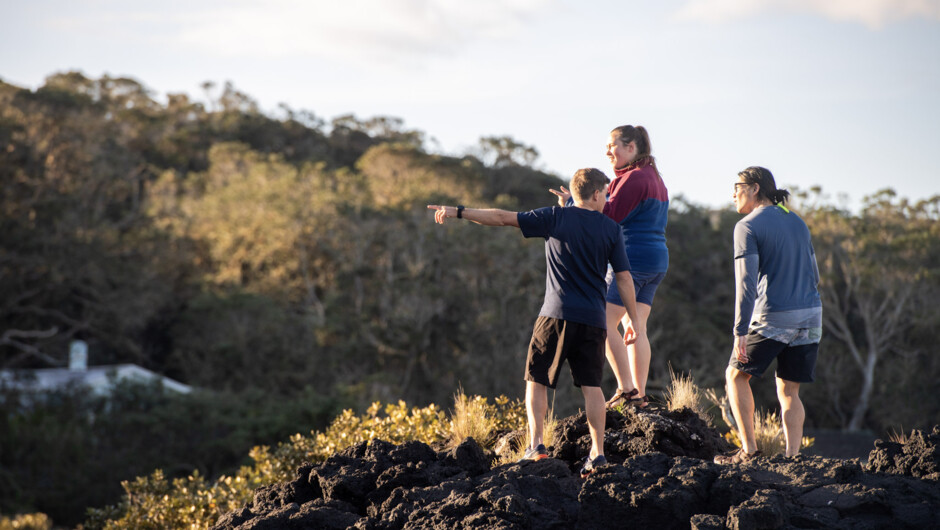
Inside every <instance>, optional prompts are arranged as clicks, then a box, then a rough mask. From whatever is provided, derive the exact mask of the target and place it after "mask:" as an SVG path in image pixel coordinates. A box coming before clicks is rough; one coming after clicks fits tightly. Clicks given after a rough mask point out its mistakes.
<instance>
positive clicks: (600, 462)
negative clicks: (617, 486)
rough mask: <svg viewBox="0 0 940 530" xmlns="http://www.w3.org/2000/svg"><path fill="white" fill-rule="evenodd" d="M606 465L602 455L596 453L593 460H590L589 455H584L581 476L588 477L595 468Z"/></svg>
mask: <svg viewBox="0 0 940 530" xmlns="http://www.w3.org/2000/svg"><path fill="white" fill-rule="evenodd" d="M606 465H607V459H606V458H604V455H597V457H596V458H594V460H591V455H588V456H586V457H584V465H583V466H581V478H588V477H589V476H590V475H591V473H593V472H594V471H595V470H596V469H597V468H599V467H600V466H606Z"/></svg>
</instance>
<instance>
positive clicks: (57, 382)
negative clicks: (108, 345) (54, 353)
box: [0, 364, 192, 394]
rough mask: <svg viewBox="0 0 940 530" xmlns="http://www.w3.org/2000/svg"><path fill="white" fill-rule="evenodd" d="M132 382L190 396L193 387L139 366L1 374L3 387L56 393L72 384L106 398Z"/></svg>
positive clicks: (115, 365) (57, 369)
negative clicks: (122, 382) (115, 388)
mask: <svg viewBox="0 0 940 530" xmlns="http://www.w3.org/2000/svg"><path fill="white" fill-rule="evenodd" d="M118 380H130V381H138V382H141V383H146V382H150V381H153V380H159V381H161V382H162V383H163V386H164V387H165V388H167V389H169V390H173V391H175V392H179V393H181V394H188V393H189V392H191V391H192V387H190V386H189V385H185V384H183V383H180V382H179V381H175V380H173V379H170V378H169V377H164V376H162V375H160V374H158V373H156V372H152V371H150V370H148V369H146V368H144V367H142V366H137V365H136V364H112V365H104V366H90V367H88V368H87V369H85V370H75V369H69V368H39V369H35V370H3V371H0V383H3V384H5V385H7V386H15V387H18V388H23V389H29V390H55V389H57V388H61V387H64V386H66V385H69V384H84V385H87V386H89V387H91V388H92V390H94V391H95V392H96V393H99V394H106V393H108V392H109V389H110V387H111V385H112V383H113V382H114V381H118Z"/></svg>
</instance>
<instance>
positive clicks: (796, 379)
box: [715, 166, 822, 464]
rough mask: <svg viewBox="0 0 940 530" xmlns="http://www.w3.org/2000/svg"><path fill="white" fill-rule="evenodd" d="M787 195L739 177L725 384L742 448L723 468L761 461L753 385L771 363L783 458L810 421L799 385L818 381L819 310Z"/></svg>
mask: <svg viewBox="0 0 940 530" xmlns="http://www.w3.org/2000/svg"><path fill="white" fill-rule="evenodd" d="M789 196H790V192H788V191H787V190H778V189H777V184H776V182H775V181H774V176H773V175H772V174H771V173H770V171H769V170H768V169H765V168H762V167H757V166H752V167H749V168H747V169H745V170H744V171H742V172H740V173H738V181H737V182H735V184H734V205H735V208H736V209H737V211H738V213H742V214H746V215H745V217H744V218H743V219H741V220H740V221H738V222H737V224H736V225H735V226H734V280H735V303H734V342H733V346H732V352H731V359H730V360H729V363H728V369H727V371H726V372H725V377H726V379H727V383H728V399H729V401H730V402H731V411H732V412H733V413H734V420H735V422H736V423H737V424H738V434H739V437H740V440H741V449H740V450H738V451H736V452H735V453H733V454H731V455H719V456H716V457H715V463H718V464H738V463H742V462H747V461H748V460H751V459H752V458H755V457H757V456H759V455H760V452H759V451H758V449H757V443H756V440H755V438H754V396H753V394H752V392H751V385H750V382H751V377H755V376H756V377H760V376H761V375H762V374H763V373H764V371H766V370H767V368H768V367H769V366H770V363H771V362H773V360H774V359H776V360H777V371H776V374H775V375H776V383H777V399H778V400H779V401H780V408H781V417H782V418H783V433H784V436H785V437H786V443H787V447H786V456H794V455H796V454H797V453H799V451H800V443H801V441H802V438H803V419H804V417H805V412H804V409H803V402H802V401H801V400H800V383H809V382H812V381H813V379H814V378H815V369H816V356H817V353H818V350H819V339H820V337H821V336H822V303H821V302H820V299H819V291H818V290H817V287H816V286H817V284H818V283H819V269H818V267H817V265H816V252H815V251H814V250H813V243H812V241H811V239H810V233H809V229H808V228H807V227H806V223H804V222H803V220H802V219H800V218H799V216H797V215H796V214H795V213H793V212H791V211H790V210H788V209H787V207H786V206H785V205H784V203H785V202H786V200H787V198H788V197H789Z"/></svg>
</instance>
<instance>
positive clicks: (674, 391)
mask: <svg viewBox="0 0 940 530" xmlns="http://www.w3.org/2000/svg"><path fill="white" fill-rule="evenodd" d="M669 376H670V378H671V379H672V382H671V383H670V384H669V388H667V389H666V393H665V397H666V408H668V409H669V410H671V411H676V410H679V409H683V408H688V409H690V410H691V411H692V412H694V413H695V414H697V415H698V417H699V418H702V421H704V422H706V423H707V424H709V425H711V417H710V416H709V415H708V411H707V409H706V408H705V403H704V402H705V395H704V394H703V392H702V390H701V389H700V388H699V387H698V386H696V384H695V381H694V380H693V379H692V374H689V375H685V374H681V375H678V376H677V375H676V373H675V372H674V371H673V370H672V366H671V365H670V366H669Z"/></svg>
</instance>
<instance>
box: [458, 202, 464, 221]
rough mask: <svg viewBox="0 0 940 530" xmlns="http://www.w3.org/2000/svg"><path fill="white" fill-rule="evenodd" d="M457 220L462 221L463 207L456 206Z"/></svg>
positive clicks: (460, 205)
mask: <svg viewBox="0 0 940 530" xmlns="http://www.w3.org/2000/svg"><path fill="white" fill-rule="evenodd" d="M457 219H463V205H462V204H459V205H457Z"/></svg>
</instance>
